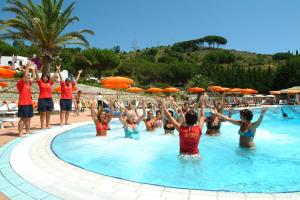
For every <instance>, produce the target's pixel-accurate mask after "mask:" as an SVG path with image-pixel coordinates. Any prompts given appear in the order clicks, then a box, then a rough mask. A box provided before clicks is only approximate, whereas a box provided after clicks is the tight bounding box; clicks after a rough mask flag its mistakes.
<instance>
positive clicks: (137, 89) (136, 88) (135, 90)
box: [126, 87, 144, 93]
mask: <svg viewBox="0 0 300 200" xmlns="http://www.w3.org/2000/svg"><path fill="white" fill-rule="evenodd" d="M126 91H127V92H133V93H138V92H143V91H144V90H143V89H142V88H139V87H131V88H128V89H126Z"/></svg>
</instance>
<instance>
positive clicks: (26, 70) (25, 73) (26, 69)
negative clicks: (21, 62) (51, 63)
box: [24, 61, 32, 78]
mask: <svg viewBox="0 0 300 200" xmlns="http://www.w3.org/2000/svg"><path fill="white" fill-rule="evenodd" d="M31 63H32V62H31V61H28V62H27V64H26V65H25V71H24V78H25V77H26V78H29V67H30V65H31Z"/></svg>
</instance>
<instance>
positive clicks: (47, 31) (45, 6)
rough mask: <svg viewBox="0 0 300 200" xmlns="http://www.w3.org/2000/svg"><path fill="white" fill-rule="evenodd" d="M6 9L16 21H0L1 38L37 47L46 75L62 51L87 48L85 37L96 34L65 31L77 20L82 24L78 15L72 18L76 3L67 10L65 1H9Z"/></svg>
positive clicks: (86, 31) (84, 30) (84, 31)
mask: <svg viewBox="0 0 300 200" xmlns="http://www.w3.org/2000/svg"><path fill="white" fill-rule="evenodd" d="M7 3H8V5H7V7H5V8H4V9H3V11H7V12H11V13H14V14H16V17H15V18H11V19H7V20H3V21H1V22H0V24H1V26H2V27H1V29H0V30H2V32H1V34H0V38H1V39H13V40H27V41H30V42H31V43H32V44H35V45H36V46H37V47H38V48H39V50H40V52H38V53H39V54H40V57H41V59H42V66H43V68H42V72H43V73H44V74H47V73H48V72H49V70H50V66H51V63H52V62H53V61H54V59H55V57H56V55H57V53H58V52H60V50H61V49H62V48H64V47H65V46H66V45H68V44H75V45H82V46H84V47H88V46H89V43H88V41H87V40H86V38H85V36H84V34H91V35H93V34H94V33H93V31H91V30H87V29H83V30H79V31H74V32H68V33H66V32H65V29H66V27H68V26H69V25H70V24H71V23H73V22H74V21H79V18H78V17H76V16H71V15H72V12H73V10H74V5H75V2H73V3H71V4H70V5H68V6H67V7H66V8H65V9H64V10H62V6H63V3H64V0H42V2H41V3H40V4H35V3H34V2H33V0H26V3H22V2H21V0H7Z"/></svg>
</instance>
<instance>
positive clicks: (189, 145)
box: [158, 96, 205, 159]
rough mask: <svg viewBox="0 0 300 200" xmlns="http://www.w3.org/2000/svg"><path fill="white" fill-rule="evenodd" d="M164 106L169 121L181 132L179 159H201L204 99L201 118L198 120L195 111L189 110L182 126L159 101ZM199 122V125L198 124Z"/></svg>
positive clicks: (160, 101)
mask: <svg viewBox="0 0 300 200" xmlns="http://www.w3.org/2000/svg"><path fill="white" fill-rule="evenodd" d="M158 103H159V104H161V105H162V109H163V112H164V114H165V115H166V117H167V118H168V120H169V121H170V122H171V123H172V124H173V125H174V127H175V128H176V130H177V131H178V132H179V143H180V144H179V145H180V151H179V157H180V158H193V159H200V158H201V156H200V152H199V148H198V145H199V142H200V137H201V134H202V126H203V123H204V118H205V116H204V115H205V114H204V98H203V96H201V98H200V108H199V113H200V117H199V119H198V114H197V112H196V111H195V110H192V109H191V110H189V111H187V112H186V114H185V115H184V122H183V123H182V124H180V123H178V122H177V121H176V120H175V119H174V118H173V117H172V116H171V114H170V113H169V112H168V110H167V108H166V106H165V104H164V103H163V102H162V100H159V101H158ZM197 121H198V123H197Z"/></svg>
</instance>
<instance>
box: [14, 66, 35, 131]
mask: <svg viewBox="0 0 300 200" xmlns="http://www.w3.org/2000/svg"><path fill="white" fill-rule="evenodd" d="M32 65H33V63H32V62H31V61H28V62H27V64H26V66H25V71H24V73H23V76H22V78H20V79H19V81H18V83H17V89H18V92H19V101H18V117H20V120H19V123H18V131H19V133H18V136H19V137H23V133H22V131H23V127H24V125H25V130H26V133H25V134H29V133H30V120H31V118H32V117H33V106H32V93H31V85H32V81H31V80H30V76H29V68H31V69H32ZM33 70H34V69H33Z"/></svg>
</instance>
